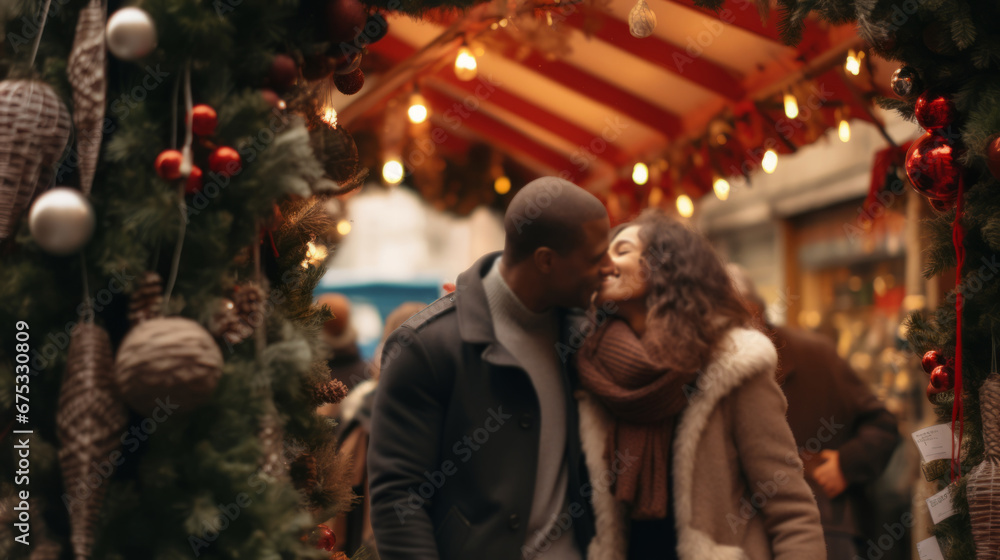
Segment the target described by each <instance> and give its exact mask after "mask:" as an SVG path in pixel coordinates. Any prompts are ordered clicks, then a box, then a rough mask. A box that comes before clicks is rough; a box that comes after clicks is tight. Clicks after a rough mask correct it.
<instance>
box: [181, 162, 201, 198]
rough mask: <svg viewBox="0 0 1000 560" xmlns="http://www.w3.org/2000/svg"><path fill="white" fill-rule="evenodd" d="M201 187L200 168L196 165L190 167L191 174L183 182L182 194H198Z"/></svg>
mask: <svg viewBox="0 0 1000 560" xmlns="http://www.w3.org/2000/svg"><path fill="white" fill-rule="evenodd" d="M201 187H202V172H201V168H200V167H198V166H197V165H192V166H191V173H189V174H188V176H187V179H186V180H185V181H184V192H186V193H187V194H194V193H196V192H200V191H201Z"/></svg>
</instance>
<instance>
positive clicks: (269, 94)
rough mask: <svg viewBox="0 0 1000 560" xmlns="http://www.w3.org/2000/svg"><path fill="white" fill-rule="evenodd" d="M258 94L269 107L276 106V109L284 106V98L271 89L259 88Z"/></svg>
mask: <svg viewBox="0 0 1000 560" xmlns="http://www.w3.org/2000/svg"><path fill="white" fill-rule="evenodd" d="M260 95H261V97H263V98H264V101H267V104H268V105H270V106H271V107H276V108H278V109H284V108H285V100H284V99H282V98H281V96H280V95H278V94H277V93H275V91H274V90H273V89H262V90H260Z"/></svg>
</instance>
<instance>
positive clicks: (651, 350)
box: [577, 211, 826, 560]
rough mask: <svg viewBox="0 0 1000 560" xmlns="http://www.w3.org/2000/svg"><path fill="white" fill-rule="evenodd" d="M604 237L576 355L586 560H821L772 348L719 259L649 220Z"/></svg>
mask: <svg viewBox="0 0 1000 560" xmlns="http://www.w3.org/2000/svg"><path fill="white" fill-rule="evenodd" d="M611 235H612V241H611V246H610V249H609V252H610V256H611V260H612V262H613V265H612V269H611V270H609V271H608V276H607V277H606V278H605V280H604V282H603V284H602V285H601V287H600V289H599V290H598V292H597V294H596V296H595V300H594V306H595V312H596V315H595V322H596V323H597V324H598V326H597V329H596V332H594V333H593V335H592V336H590V337H589V338H588V339H587V341H586V342H585V343H584V346H583V347H582V348H581V350H580V352H579V353H578V355H577V361H578V367H579V372H580V382H581V385H582V387H583V389H584V390H581V391H579V392H578V394H577V399H578V402H579V407H580V430H581V434H582V441H583V449H584V452H585V454H586V462H587V468H588V470H589V471H590V480H591V484H592V485H593V493H592V497H591V499H592V502H593V505H594V511H595V514H596V521H597V535H596V537H595V538H594V539H593V541H592V542H591V544H590V547H589V549H588V551H587V557H588V558H590V559H597V560H619V559H625V558H628V559H647V558H649V559H652V558H657V559H674V558H676V559H679V560H772V559H773V560H825V559H826V549H825V545H824V541H823V531H822V528H821V526H820V519H819V512H818V510H817V508H816V501H815V499H814V497H813V495H812V492H811V491H810V490H809V487H808V486H807V485H806V482H805V480H804V479H803V474H802V463H801V461H800V460H799V458H798V453H797V452H796V448H795V440H794V439H793V437H792V432H791V430H790V429H789V427H788V424H787V422H786V421H785V407H786V401H785V398H784V396H783V395H782V393H781V390H780V389H779V387H778V385H777V383H776V382H775V380H774V372H775V367H776V362H777V355H776V352H775V349H774V346H773V345H772V344H771V342H770V340H768V338H767V337H766V336H765V335H763V334H761V333H760V332H759V331H757V330H755V329H753V328H752V326H751V325H750V320H751V318H750V316H749V314H748V312H747V310H746V309H745V308H744V306H743V303H742V301H741V300H740V298H739V296H738V295H737V293H736V292H735V290H734V288H733V287H732V283H731V280H730V278H729V275H728V274H727V273H726V271H725V268H724V267H723V265H722V263H721V262H720V260H719V258H718V257H717V256H716V254H715V252H714V251H713V250H712V248H711V246H710V245H709V244H708V242H707V241H706V240H705V239H704V238H703V237H702V236H700V235H699V234H697V233H695V232H694V231H692V230H690V229H688V228H687V227H685V226H684V225H682V224H680V223H678V222H677V221H675V220H673V219H671V218H669V217H667V216H666V215H664V214H663V213H661V212H656V211H646V212H644V213H643V214H642V215H640V216H639V218H638V219H636V220H635V221H634V222H631V223H628V224H624V225H623V226H619V227H618V228H617V229H615V230H614V231H612V234H611ZM601 317H609V318H608V319H607V320H605V321H604V322H603V323H602V322H601V321H600V320H598V318H601Z"/></svg>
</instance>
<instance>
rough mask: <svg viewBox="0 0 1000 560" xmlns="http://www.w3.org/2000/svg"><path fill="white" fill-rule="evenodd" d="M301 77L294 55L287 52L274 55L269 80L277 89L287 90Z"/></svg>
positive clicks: (268, 75) (268, 74)
mask: <svg viewBox="0 0 1000 560" xmlns="http://www.w3.org/2000/svg"><path fill="white" fill-rule="evenodd" d="M298 78H299V70H298V68H297V67H296V66H295V61H294V60H292V57H290V56H288V55H285V54H276V55H274V60H273V61H271V69H270V70H269V71H268V73H267V81H268V83H269V84H270V85H271V87H273V88H274V89H275V90H277V91H279V92H281V91H287V90H289V89H291V87H292V86H294V85H295V82H296V81H297V80H298Z"/></svg>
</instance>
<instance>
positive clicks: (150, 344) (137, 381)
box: [115, 317, 222, 416]
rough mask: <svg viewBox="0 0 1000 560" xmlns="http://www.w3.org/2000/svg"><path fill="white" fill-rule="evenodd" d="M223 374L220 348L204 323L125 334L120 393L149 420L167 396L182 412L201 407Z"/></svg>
mask: <svg viewBox="0 0 1000 560" xmlns="http://www.w3.org/2000/svg"><path fill="white" fill-rule="evenodd" d="M221 375H222V352H221V351H220V350H219V346H218V345H217V344H216V343H215V341H213V340H212V336H211V335H210V334H208V332H207V331H205V329H203V328H202V327H201V325H199V324H198V323H196V322H194V321H192V320H190V319H185V318H183V317H159V318H156V319H150V320H147V321H144V322H142V323H140V324H139V325H138V326H136V327H134V328H133V329H132V330H131V331H129V333H128V335H126V336H125V339H124V340H123V341H122V343H121V346H120V347H119V349H118V359H117V361H116V362H115V377H116V381H117V384H118V390H119V393H120V394H121V396H122V398H123V399H125V402H126V403H127V404H128V405H129V407H130V408H131V409H132V410H134V411H136V412H138V413H139V414H142V415H145V416H149V415H150V414H152V412H153V410H154V409H156V407H157V406H161V403H162V402H165V401H164V399H167V398H170V400H171V402H172V403H174V404H176V405H178V406H180V411H182V412H183V411H188V410H191V409H193V408H195V407H197V406H200V405H201V404H203V403H205V402H207V401H208V400H209V399H210V398H211V396H212V393H213V392H214V391H215V386H216V384H218V382H219V377H220V376H221ZM158 401H160V402H158Z"/></svg>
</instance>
